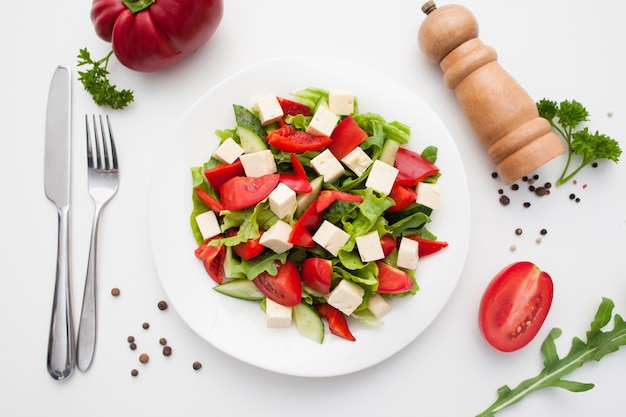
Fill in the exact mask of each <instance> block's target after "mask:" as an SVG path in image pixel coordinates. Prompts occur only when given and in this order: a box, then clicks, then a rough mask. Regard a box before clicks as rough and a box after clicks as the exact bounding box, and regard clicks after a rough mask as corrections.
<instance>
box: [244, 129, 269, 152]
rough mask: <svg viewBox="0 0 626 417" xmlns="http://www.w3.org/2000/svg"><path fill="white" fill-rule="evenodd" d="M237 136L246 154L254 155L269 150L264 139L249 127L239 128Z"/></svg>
mask: <svg viewBox="0 0 626 417" xmlns="http://www.w3.org/2000/svg"><path fill="white" fill-rule="evenodd" d="M237 136H239V141H240V142H241V147H242V148H243V151H244V152H245V153H254V152H259V151H264V150H266V149H269V148H268V147H267V144H266V143H265V141H264V140H263V138H262V137H261V136H259V135H257V134H256V133H255V132H253V131H252V130H250V129H248V128H247V127H243V126H238V127H237Z"/></svg>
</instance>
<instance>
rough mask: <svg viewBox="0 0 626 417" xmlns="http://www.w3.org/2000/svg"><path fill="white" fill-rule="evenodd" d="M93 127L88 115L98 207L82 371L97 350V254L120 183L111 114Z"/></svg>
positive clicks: (83, 317)
mask: <svg viewBox="0 0 626 417" xmlns="http://www.w3.org/2000/svg"><path fill="white" fill-rule="evenodd" d="M98 122H99V123H98ZM92 127H93V128H92V129H91V128H90V123H89V117H88V116H87V115H85V129H86V137H87V175H88V189H89V194H90V195H91V198H92V199H93V201H94V205H95V209H94V216H93V223H92V226H91V242H90V245H89V260H88V262H87V276H86V279H85V289H84V293H83V305H82V310H81V313H80V322H79V328H78V338H77V348H76V363H77V365H78V369H80V370H81V371H86V370H88V369H89V367H90V366H91V363H92V361H93V356H94V352H95V349H96V294H97V291H96V275H97V270H96V257H97V246H98V223H99V219H100V211H101V210H102V208H103V207H104V205H105V204H106V203H107V202H108V201H109V200H110V199H111V198H112V197H113V196H114V195H115V193H116V192H117V188H118V185H119V173H118V165H117V151H116V149H115V141H114V139H113V131H112V129H111V121H110V120H109V116H106V128H105V125H104V123H103V120H102V115H99V116H98V120H96V116H95V115H93V116H92ZM92 130H93V135H92V134H91V132H92Z"/></svg>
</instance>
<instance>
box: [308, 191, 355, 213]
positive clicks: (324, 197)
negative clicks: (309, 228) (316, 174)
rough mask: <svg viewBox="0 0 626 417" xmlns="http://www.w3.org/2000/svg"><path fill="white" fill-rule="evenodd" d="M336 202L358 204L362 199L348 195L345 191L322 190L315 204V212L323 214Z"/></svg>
mask: <svg viewBox="0 0 626 417" xmlns="http://www.w3.org/2000/svg"><path fill="white" fill-rule="evenodd" d="M337 200H341V201H347V202H350V203H360V202H361V201H363V197H361V196H360V195H357V194H350V193H347V192H345V191H337V190H324V191H322V192H321V193H320V195H319V197H317V200H316V203H315V205H316V207H317V212H318V213H321V212H323V211H324V210H326V209H327V208H328V207H330V205H331V204H333V203H334V202H335V201H337Z"/></svg>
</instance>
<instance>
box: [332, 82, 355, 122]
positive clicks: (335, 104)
mask: <svg viewBox="0 0 626 417" xmlns="http://www.w3.org/2000/svg"><path fill="white" fill-rule="evenodd" d="M328 107H329V108H330V111H332V112H333V113H335V114H338V115H340V116H347V115H349V114H352V113H354V94H353V93H352V91H350V90H347V89H345V88H336V89H333V90H330V91H329V92H328Z"/></svg>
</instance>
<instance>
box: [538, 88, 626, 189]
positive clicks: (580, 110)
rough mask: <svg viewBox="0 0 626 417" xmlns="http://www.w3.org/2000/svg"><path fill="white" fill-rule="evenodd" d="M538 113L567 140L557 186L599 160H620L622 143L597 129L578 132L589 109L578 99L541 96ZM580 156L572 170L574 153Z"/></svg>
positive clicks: (585, 119)
mask: <svg viewBox="0 0 626 417" xmlns="http://www.w3.org/2000/svg"><path fill="white" fill-rule="evenodd" d="M536 105H537V110H538V111H539V116H541V117H543V118H545V119H546V120H548V122H550V125H551V126H552V127H553V128H554V130H556V131H557V132H558V133H559V134H560V135H561V137H562V138H563V139H564V140H565V142H566V143H567V148H568V149H567V162H566V163H565V168H563V172H562V173H561V176H560V177H559V179H558V180H557V181H556V185H562V184H565V183H566V182H568V181H570V180H571V179H572V178H574V177H575V176H576V174H578V173H579V172H580V171H581V170H582V169H583V168H584V167H585V166H587V165H589V164H591V163H593V162H595V161H598V160H600V159H608V160H611V161H613V162H618V161H619V157H620V155H621V154H622V150H621V148H620V146H619V143H618V142H617V141H616V140H614V139H611V138H610V137H608V136H606V135H602V134H600V133H598V132H597V131H596V133H594V134H591V133H590V132H589V129H588V128H586V127H585V128H584V129H582V130H578V131H575V130H574V129H576V128H577V127H578V126H579V125H580V124H581V123H583V122H586V121H588V120H589V112H588V111H587V109H586V108H585V107H584V106H583V105H582V104H580V103H579V102H577V101H576V100H572V101H569V100H565V101H562V102H560V103H559V104H557V102H556V101H551V100H547V99H545V98H544V99H542V100H540V101H539V102H537V103H536ZM573 155H577V156H578V157H579V158H580V164H579V166H578V167H577V168H575V169H573V170H571V171H570V170H569V167H570V163H571V162H572V156H573Z"/></svg>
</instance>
